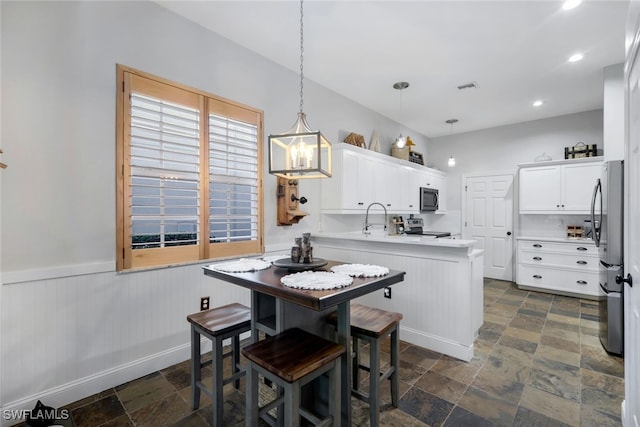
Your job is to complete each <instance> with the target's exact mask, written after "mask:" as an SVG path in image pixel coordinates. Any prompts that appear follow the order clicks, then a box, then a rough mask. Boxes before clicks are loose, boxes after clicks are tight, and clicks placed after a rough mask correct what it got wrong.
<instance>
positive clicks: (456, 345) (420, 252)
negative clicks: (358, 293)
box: [313, 232, 484, 361]
mask: <svg viewBox="0 0 640 427" xmlns="http://www.w3.org/2000/svg"><path fill="white" fill-rule="evenodd" d="M313 241H314V251H315V253H314V254H315V255H317V256H319V257H322V258H329V259H340V260H342V261H343V262H353V263H362V264H377V265H384V266H386V267H388V268H392V269H396V270H402V271H405V272H406V276H405V281H404V283H403V285H402V286H397V287H393V288H392V292H391V293H390V296H391V298H385V296H384V292H383V290H380V291H378V292H375V293H371V294H368V295H364V296H362V297H360V298H358V302H361V303H363V304H367V305H370V306H373V307H377V308H380V309H383V310H389V311H396V312H400V313H402V314H403V316H404V318H403V320H402V323H401V327H400V336H401V339H402V340H404V341H407V342H410V343H411V344H415V345H418V346H421V347H425V348H428V349H431V350H434V351H438V352H441V353H444V354H447V355H449V356H452V357H455V358H457V359H461V360H464V361H469V360H471V358H472V357H473V343H474V340H475V338H476V337H477V334H478V328H480V326H481V325H482V322H483V303H484V298H483V251H482V250H479V249H474V244H475V241H473V240H458V239H436V238H433V237H425V236H411V235H398V236H394V235H387V234H385V233H378V234H376V233H373V234H369V235H366V234H363V233H361V232H345V233H318V234H315V235H314V236H313Z"/></svg>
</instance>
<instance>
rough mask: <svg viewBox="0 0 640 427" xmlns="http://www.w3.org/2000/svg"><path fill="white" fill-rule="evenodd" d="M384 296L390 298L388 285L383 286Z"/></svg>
mask: <svg viewBox="0 0 640 427" xmlns="http://www.w3.org/2000/svg"><path fill="white" fill-rule="evenodd" d="M384 297H385V298H389V299H391V288H390V287H389V286H387V287H386V288H384Z"/></svg>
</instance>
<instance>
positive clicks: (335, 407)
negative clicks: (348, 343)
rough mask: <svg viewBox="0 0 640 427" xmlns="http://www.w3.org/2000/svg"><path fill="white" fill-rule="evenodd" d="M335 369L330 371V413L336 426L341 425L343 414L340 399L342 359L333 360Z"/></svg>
mask: <svg viewBox="0 0 640 427" xmlns="http://www.w3.org/2000/svg"><path fill="white" fill-rule="evenodd" d="M333 363H334V365H333V369H331V370H330V371H329V397H328V398H327V400H328V401H329V413H330V414H331V416H332V417H333V424H332V425H334V426H338V425H340V418H341V416H342V412H341V405H340V401H341V400H342V399H341V397H340V360H336V361H335V362H333Z"/></svg>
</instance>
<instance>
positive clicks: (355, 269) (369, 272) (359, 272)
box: [331, 264, 389, 277]
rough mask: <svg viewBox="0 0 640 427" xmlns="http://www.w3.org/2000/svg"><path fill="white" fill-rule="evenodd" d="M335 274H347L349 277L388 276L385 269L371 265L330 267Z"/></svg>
mask: <svg viewBox="0 0 640 427" xmlns="http://www.w3.org/2000/svg"><path fill="white" fill-rule="evenodd" d="M331 271H333V272H335V273H343V274H347V275H349V276H351V277H380V276H384V275H386V274H389V269H388V268H387V267H382V266H380V265H371V264H341V265H334V266H333V267H331Z"/></svg>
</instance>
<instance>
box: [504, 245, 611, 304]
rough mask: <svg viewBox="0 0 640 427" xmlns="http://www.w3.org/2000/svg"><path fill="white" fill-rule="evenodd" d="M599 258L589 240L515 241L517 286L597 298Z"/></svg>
mask: <svg viewBox="0 0 640 427" xmlns="http://www.w3.org/2000/svg"><path fill="white" fill-rule="evenodd" d="M598 264H599V257H598V250H597V248H596V246H595V244H594V243H593V242H592V241H590V240H569V239H553V240H552V239H544V238H543V239H533V238H532V239H528V238H522V239H519V240H518V251H517V271H516V283H517V284H518V285H519V286H521V287H525V288H531V289H536V290H543V291H548V292H552V293H560V294H568V295H578V296H586V297H591V298H596V297H598V296H599V295H600V287H599V266H598Z"/></svg>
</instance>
